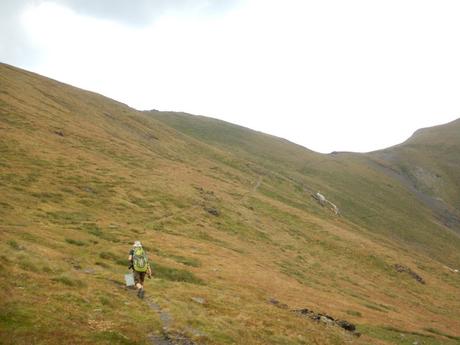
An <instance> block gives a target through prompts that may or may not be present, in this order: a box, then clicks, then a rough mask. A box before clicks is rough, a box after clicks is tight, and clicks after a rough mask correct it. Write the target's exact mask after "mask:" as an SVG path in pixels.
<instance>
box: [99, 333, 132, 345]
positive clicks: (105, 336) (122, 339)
mask: <svg viewBox="0 0 460 345" xmlns="http://www.w3.org/2000/svg"><path fill="white" fill-rule="evenodd" d="M92 340H93V341H94V342H95V343H97V344H110V345H112V344H119V345H135V344H139V343H138V342H135V341H133V340H131V339H129V338H128V337H126V336H124V335H123V334H120V333H118V332H115V331H103V332H97V333H95V334H93V335H92Z"/></svg>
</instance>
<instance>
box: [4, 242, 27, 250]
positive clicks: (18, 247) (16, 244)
mask: <svg viewBox="0 0 460 345" xmlns="http://www.w3.org/2000/svg"><path fill="white" fill-rule="evenodd" d="M6 243H8V245H9V246H10V247H11V248H13V249H15V250H24V247H23V246H20V245H19V243H18V242H16V241H15V240H9V241H8V242H6Z"/></svg>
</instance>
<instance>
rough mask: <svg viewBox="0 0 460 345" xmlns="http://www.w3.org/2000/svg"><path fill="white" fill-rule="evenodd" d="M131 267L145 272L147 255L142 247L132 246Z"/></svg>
mask: <svg viewBox="0 0 460 345" xmlns="http://www.w3.org/2000/svg"><path fill="white" fill-rule="evenodd" d="M133 267H134V270H135V271H137V272H147V267H148V260H147V255H146V254H145V252H144V249H143V248H142V247H137V248H134V253H133Z"/></svg>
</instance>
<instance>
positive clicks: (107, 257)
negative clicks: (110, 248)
mask: <svg viewBox="0 0 460 345" xmlns="http://www.w3.org/2000/svg"><path fill="white" fill-rule="evenodd" d="M99 257H100V258H101V259H104V260H110V261H113V262H114V263H116V264H117V265H120V266H128V260H126V259H123V258H122V257H120V256H119V255H116V254H114V253H111V252H101V253H99Z"/></svg>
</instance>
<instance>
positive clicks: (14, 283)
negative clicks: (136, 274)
mask: <svg viewBox="0 0 460 345" xmlns="http://www.w3.org/2000/svg"><path fill="white" fill-rule="evenodd" d="M173 127H177V126H173ZM187 127H189V126H187ZM225 128H226V127H225V126H224V129H225ZM181 130H182V131H183V132H186V131H184V130H183V128H182V129H181ZM203 133H204V135H209V134H210V133H211V132H209V131H205V132H202V135H203ZM192 134H193V133H187V132H186V133H180V132H178V131H176V130H175V129H173V128H172V127H170V126H169V125H165V124H163V123H162V122H159V121H157V120H155V119H153V118H152V116H151V115H150V114H146V113H141V112H137V111H134V110H132V109H130V108H128V107H127V106H125V105H123V104H120V103H117V102H114V101H112V100H109V99H107V98H104V97H102V96H99V95H96V94H93V93H89V92H86V91H83V90H78V89H76V88H72V87H69V86H66V85H63V84H60V83H57V82H54V81H52V80H49V79H46V78H43V77H40V76H37V75H34V74H31V73H28V72H24V71H21V70H18V69H15V68H12V67H10V66H6V65H0V137H1V141H0V153H1V154H0V167H1V175H0V217H1V219H2V220H1V223H0V227H1V234H2V235H1V236H2V241H1V244H0V246H1V252H2V254H1V256H0V260H1V261H0V277H1V280H0V286H1V290H0V291H1V292H0V310H1V316H0V334H1V335H2V337H1V339H2V342H3V343H6V344H30V343H43V344H53V343H61V342H62V337H65V338H66V339H71V340H72V343H75V344H90V343H95V342H97V343H107V344H114V343H120V344H123V343H126V344H128V343H129V344H132V343H139V344H144V343H148V341H147V339H146V334H147V333H150V332H153V333H155V332H158V331H160V329H161V321H160V319H159V316H158V315H157V314H156V313H154V312H152V310H150V309H149V308H148V306H147V304H146V303H142V302H139V301H137V300H136V299H135V298H134V297H133V295H132V294H130V293H129V292H128V291H126V290H124V289H123V287H122V284H121V283H122V282H121V279H122V274H123V273H124V272H125V271H126V262H125V261H124V260H125V258H126V253H127V251H128V249H129V245H130V243H131V242H132V241H133V240H134V239H141V240H142V241H143V242H144V243H145V244H146V246H147V248H148V249H149V252H150V254H151V258H152V259H153V261H154V262H155V265H156V266H155V271H156V273H157V275H156V278H155V279H154V280H152V281H148V282H147V289H148V294H149V295H150V297H149V299H150V298H153V300H154V301H155V302H157V303H158V304H159V305H161V307H162V308H163V309H164V310H167V311H168V312H169V314H170V315H171V317H172V318H173V322H172V325H171V328H172V330H173V331H178V332H184V333H186V334H187V335H188V336H190V337H192V338H194V339H195V340H197V341H198V342H199V343H203V344H231V343H239V344H302V343H304V344H311V343H317V344H341V343H344V342H352V343H357V344H367V343H374V344H375V343H381V344H385V343H407V344H412V342H413V341H414V339H419V340H423V341H424V343H428V344H441V343H443V344H444V343H445V344H454V343H455V342H456V340H455V339H452V338H448V337H446V336H445V334H447V335H459V333H460V332H459V328H460V315H459V314H458V310H460V304H459V301H458V299H457V298H456V296H458V294H459V290H460V286H459V284H460V279H459V277H458V275H454V274H451V273H450V272H448V271H446V270H445V269H444V268H443V266H442V265H441V264H440V263H439V262H438V261H436V260H433V259H431V258H430V257H429V256H428V255H426V254H425V253H427V251H426V250H428V252H429V250H432V251H433V252H435V253H436V254H437V255H438V256H439V257H440V258H442V259H443V260H445V261H449V262H453V263H455V262H457V263H458V261H456V260H458V256H456V254H455V250H454V249H455V248H456V249H457V250H458V242H455V241H456V240H455V237H447V239H443V238H440V239H436V240H434V242H433V243H434V244H436V245H437V244H438V243H439V245H442V246H444V247H443V248H444V250H443V251H440V250H439V248H437V246H436V245H435V246H433V248H431V249H430V248H428V249H426V248H422V249H420V250H413V248H418V247H417V246H415V245H414V243H416V244H420V243H421V244H420V245H422V244H424V241H421V240H418V241H417V238H416V237H417V236H415V239H414V234H416V233H417V232H416V231H415V230H414V229H412V228H411V229H409V230H410V231H409V238H408V239H407V243H406V244H405V243H401V242H400V241H394V240H393V239H394V237H392V236H388V235H389V234H392V233H393V232H392V231H390V230H389V229H388V230H387V231H384V230H385V227H386V224H387V222H386V220H384V219H383V220H382V219H380V218H379V220H376V219H375V217H374V218H367V219H364V220H360V218H359V217H360V214H361V213H362V212H364V211H366V212H377V211H380V212H388V213H385V215H389V216H391V217H393V219H392V220H391V221H392V222H393V223H394V224H403V225H405V226H406V225H407V224H411V225H412V224H414V226H417V227H418V226H420V227H422V228H423V225H424V223H427V224H428V225H426V229H425V231H426V233H427V234H432V233H433V232H432V231H433V228H432V227H431V224H432V220H431V219H430V217H429V216H427V215H425V213H426V212H424V210H423V209H422V210H419V209H418V207H415V206H411V205H412V203H417V200H415V199H413V198H412V197H411V194H410V193H409V192H407V196H406V195H405V197H404V198H400V199H401V203H402V204H401V205H403V206H404V207H406V206H407V207H409V208H407V209H406V211H405V212H406V213H407V214H404V212H401V211H400V209H399V208H398V207H396V208H395V209H391V208H389V210H387V209H386V208H385V207H384V206H383V205H384V204H385V202H386V200H389V199H391V198H393V197H397V196H398V195H399V194H398V193H399V192H401V193H404V191H405V190H404V189H403V187H400V186H398V185H397V183H395V182H394V181H392V180H391V179H390V178H389V177H386V176H385V175H382V174H379V173H378V172H376V171H374V170H372V169H371V168H369V167H368V166H367V165H366V164H361V163H360V162H361V159H362V158H359V157H358V158H356V157H353V158H351V159H343V158H341V157H332V158H326V157H327V156H323V155H318V154H315V153H313V152H311V151H307V150H304V149H302V148H300V147H298V146H293V145H292V144H289V143H287V142H285V141H282V140H271V139H272V138H271V137H269V136H265V135H263V138H264V139H263V140H262V142H261V143H262V145H261V147H256V148H254V146H253V142H254V140H256V141H259V134H257V135H256V134H254V136H253V138H252V139H250V136H251V133H248V132H246V133H244V134H242V136H241V137H240V140H243V141H244V140H247V142H246V144H245V145H244V146H241V147H240V146H239V144H238V143H235V142H232V140H233V138H234V136H227V137H226V139H225V140H226V141H227V142H225V143H224V144H223V145H220V144H219V143H218V140H217V139H218V138H214V139H212V140H211V139H210V138H203V137H202V136H200V135H192ZM223 134H225V131H224V133H223ZM223 134H222V135H223ZM248 135H249V138H248ZM254 138H255V139H254ZM235 147H236V150H235ZM377 180H378V182H379V184H378V185H377V186H376V185H373V183H375V181H377ZM382 181H385V183H383V184H382ZM387 183H388V184H392V185H393V187H391V188H390V187H385V186H386V184H387ZM382 185H383V187H382ZM304 188H313V189H317V188H321V190H322V191H324V192H325V193H326V195H328V196H329V195H330V196H331V198H332V199H333V200H334V201H335V200H339V202H338V203H339V204H340V206H341V208H342V209H343V213H344V217H342V218H335V217H332V216H331V214H330V213H328V212H327V211H325V210H324V209H322V208H320V207H319V206H318V205H316V204H315V203H314V202H313V201H312V200H311V198H310V197H309V195H308V193H306V192H305V191H304ZM347 188H348V189H347ZM368 188H373V190H374V191H375V193H376V194H377V196H376V197H374V196H373V197H372V198H370V197H366V198H363V199H362V200H361V199H360V200H359V201H354V200H348V199H347V197H345V196H343V195H342V194H343V193H342V191H343V190H350V189H352V190H353V191H356V193H358V194H359V195H360V197H363V196H364V195H366V190H367V189H368ZM394 189H396V191H394ZM379 198H380V199H379ZM406 204H407V205H406ZM211 207H214V208H216V209H218V210H219V212H220V215H219V216H214V215H211V214H210V213H208V212H207V211H206V209H209V208H211ZM360 207H364V208H363V209H362V210H361V209H360ZM421 207H422V206H421ZM363 210H364V211H363ZM398 211H399V212H398ZM419 216H420V217H422V218H421V220H420V221H417V218H418V217H419ZM382 218H383V217H382ZM393 223H392V224H393ZM435 226H436V225H433V227H435ZM401 236H402V235H401ZM399 237H400V235H398V236H396V238H399ZM414 241H415V242H414ZM457 255H458V253H457ZM394 263H401V264H405V265H407V266H410V267H411V268H413V269H414V270H415V271H417V272H418V273H419V274H421V275H422V276H423V277H424V278H425V279H426V281H427V284H426V285H421V284H418V283H417V282H416V281H415V280H414V279H412V278H410V277H409V276H408V275H405V274H400V273H396V272H395V271H394V270H393V268H392V265H393V264H394ZM195 296H199V297H203V298H205V299H206V301H207V303H206V304H205V305H200V304H197V303H195V302H193V301H192V300H191V297H195ZM271 297H275V298H277V299H279V300H280V301H282V302H284V303H287V304H289V305H290V306H291V307H292V308H301V307H308V308H312V309H314V310H317V311H321V312H325V313H328V314H331V315H333V316H335V317H339V318H345V319H348V320H350V321H353V322H356V323H357V324H359V325H360V330H361V331H362V332H363V333H364V335H363V337H361V338H359V339H358V338H353V337H350V336H349V335H347V334H345V333H344V332H342V331H341V330H339V329H336V328H334V327H326V326H323V325H321V324H316V323H314V322H311V321H309V320H305V319H302V318H299V317H297V316H296V315H295V314H293V313H292V312H290V311H288V310H282V309H278V308H276V307H274V306H272V305H270V304H269V303H267V300H268V299H269V298H271ZM410 332H416V333H423V334H425V335H421V334H413V333H410ZM401 333H403V334H404V337H401V335H400V334H401ZM443 334H444V335H443Z"/></svg>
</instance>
